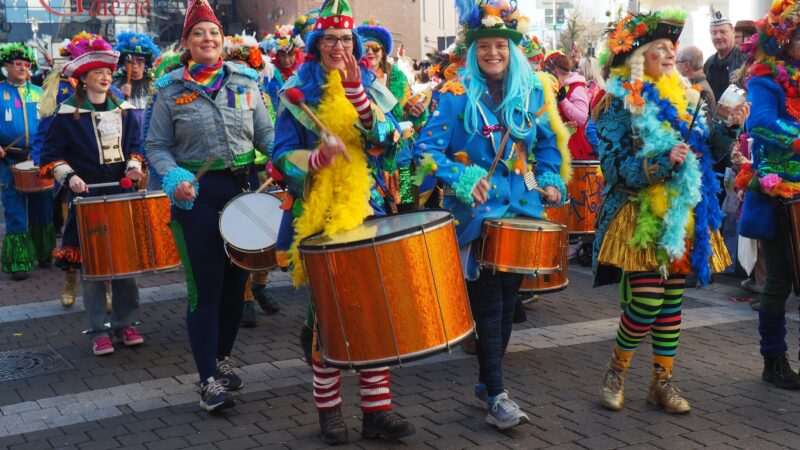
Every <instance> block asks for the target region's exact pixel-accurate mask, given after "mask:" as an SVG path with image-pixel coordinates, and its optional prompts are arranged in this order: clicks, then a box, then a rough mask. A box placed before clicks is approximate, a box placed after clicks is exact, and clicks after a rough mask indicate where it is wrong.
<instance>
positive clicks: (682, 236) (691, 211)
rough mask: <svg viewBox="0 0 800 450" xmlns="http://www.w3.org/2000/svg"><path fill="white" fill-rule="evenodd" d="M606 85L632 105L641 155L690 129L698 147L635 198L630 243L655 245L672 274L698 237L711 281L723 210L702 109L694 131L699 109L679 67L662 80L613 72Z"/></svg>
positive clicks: (697, 250) (697, 265) (701, 271)
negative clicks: (714, 235)
mask: <svg viewBox="0 0 800 450" xmlns="http://www.w3.org/2000/svg"><path fill="white" fill-rule="evenodd" d="M637 87H640V89H638V88H637ZM606 90H607V92H608V93H609V94H611V95H613V96H614V97H616V98H618V99H620V100H622V101H623V102H624V103H625V105H626V107H628V109H630V110H631V111H632V118H631V127H632V129H633V130H635V131H636V132H638V135H639V137H640V138H641V140H642V142H643V145H642V148H641V149H640V150H639V151H638V153H637V155H636V156H638V157H640V158H653V157H656V156H661V155H665V154H668V153H669V152H670V150H671V149H672V148H673V147H674V146H675V145H678V144H680V143H681V142H684V139H683V136H686V135H687V134H689V139H688V141H687V143H688V144H689V145H690V147H691V148H692V150H693V152H690V153H689V154H688V155H687V157H686V160H685V162H684V163H683V164H682V165H681V166H678V167H677V168H675V169H674V170H673V173H672V176H671V177H670V178H669V179H667V180H666V181H665V182H664V183H663V184H656V185H653V186H650V187H648V188H646V189H642V190H641V191H640V192H639V193H638V194H637V195H636V196H635V197H634V198H632V199H631V200H632V201H635V202H637V203H638V206H639V211H638V220H637V226H636V230H635V231H634V234H633V237H632V239H631V242H630V244H631V245H632V246H635V247H638V248H647V247H650V246H655V248H656V252H657V255H658V257H659V259H660V260H661V262H662V273H664V274H666V271H667V268H668V267H669V262H676V261H680V260H681V259H682V258H683V257H684V254H685V253H686V251H687V248H686V241H687V237H689V238H692V237H693V239H694V245H693V247H694V248H693V249H692V254H691V260H690V264H691V268H692V271H693V272H694V274H695V275H696V276H697V278H698V281H699V283H700V284H701V285H705V284H707V283H708V282H709V281H710V279H711V269H710V267H709V258H710V257H711V244H710V238H711V236H710V230H718V229H719V227H720V225H721V224H722V212H721V211H720V209H719V203H718V202H717V199H716V195H717V192H718V190H719V185H718V183H717V180H716V175H715V174H714V171H713V169H712V161H711V156H710V155H711V151H710V149H709V147H708V130H707V129H706V126H705V120H704V118H703V115H702V113H701V114H700V115H699V116H698V118H697V120H696V122H695V124H694V127H693V129H692V131H691V133H689V123H690V122H691V113H693V111H690V109H689V106H688V100H687V99H686V96H685V88H684V87H683V85H682V83H681V80H680V77H679V75H678V74H677V73H676V74H673V75H671V76H666V77H662V78H661V79H660V80H659V81H658V82H654V81H652V80H648V79H646V80H644V82H643V83H642V84H641V86H637V85H636V84H635V83H631V82H630V80H628V79H625V78H623V77H620V76H612V77H611V78H610V79H609V82H608V83H607V84H606ZM632 94H637V95H638V96H640V98H643V99H644V105H643V106H642V105H641V104H634V103H635V100H636V95H632ZM687 229H688V232H687ZM692 234H693V236H692Z"/></svg>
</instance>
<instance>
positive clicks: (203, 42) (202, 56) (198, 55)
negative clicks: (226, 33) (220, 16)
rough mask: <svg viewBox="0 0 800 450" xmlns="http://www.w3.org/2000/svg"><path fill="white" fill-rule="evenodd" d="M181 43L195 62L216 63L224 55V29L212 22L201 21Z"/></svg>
mask: <svg viewBox="0 0 800 450" xmlns="http://www.w3.org/2000/svg"><path fill="white" fill-rule="evenodd" d="M181 45H182V46H183V48H185V49H186V50H187V51H188V52H189V54H190V55H191V56H192V59H193V60H194V61H195V62H198V63H200V64H205V65H207V66H210V65H213V64H216V63H217V61H219V58H220V57H221V56H222V30H220V29H219V27H218V26H217V25H216V24H214V23H212V22H200V23H198V24H197V25H195V26H194V27H192V30H191V31H190V32H189V35H188V36H187V37H185V38H184V39H182V40H181Z"/></svg>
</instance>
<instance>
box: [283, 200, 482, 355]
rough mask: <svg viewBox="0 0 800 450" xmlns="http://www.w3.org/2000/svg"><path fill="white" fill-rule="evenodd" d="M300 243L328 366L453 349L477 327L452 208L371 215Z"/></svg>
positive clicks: (323, 353) (429, 353) (323, 352)
mask: <svg viewBox="0 0 800 450" xmlns="http://www.w3.org/2000/svg"><path fill="white" fill-rule="evenodd" d="M299 248H300V254H301V256H302V258H303V264H304V266H305V269H306V272H307V274H308V279H309V282H310V285H311V292H312V298H313V301H314V313H315V315H316V319H317V323H318V326H319V335H318V340H319V341H321V343H322V358H323V360H324V361H325V363H326V364H328V365H331V366H334V367H342V368H351V369H361V368H368V367H379V366H384V365H387V364H402V363H403V362H407V361H411V360H413V359H417V358H422V357H425V356H429V355H432V354H434V353H437V352H440V351H442V350H448V349H450V348H451V347H452V346H454V345H456V344H458V343H459V342H460V341H461V340H463V339H465V338H466V337H468V336H469V335H470V334H472V332H473V329H474V323H473V321H472V313H471V312H470V306H469V301H468V298H467V289H466V284H465V283H464V275H463V273H462V269H461V259H460V257H459V253H458V243H457V241H456V233H455V226H454V225H453V216H452V215H451V214H450V213H449V212H448V211H444V210H424V211H415V212H410V213H405V214H400V215H395V216H389V217H381V218H377V219H372V220H368V221H366V222H364V224H362V225H361V226H359V227H357V228H355V229H353V230H350V231H347V232H343V233H339V234H336V235H334V236H330V237H323V236H312V237H309V238H306V239H303V241H302V242H300V246H299Z"/></svg>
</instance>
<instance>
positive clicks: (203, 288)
mask: <svg viewBox="0 0 800 450" xmlns="http://www.w3.org/2000/svg"><path fill="white" fill-rule="evenodd" d="M240 193H242V186H241V183H240V182H239V181H238V180H237V179H236V178H235V177H234V176H233V174H232V173H231V172H230V171H228V170H224V171H213V172H207V173H206V174H205V175H204V176H203V178H201V179H200V192H199V195H198V197H197V199H195V202H194V207H192V209H190V210H183V209H179V208H175V207H173V208H172V219H173V220H174V221H176V222H177V223H178V224H180V228H182V231H183V240H184V242H185V248H186V254H188V261H185V260H184V261H183V265H184V271H185V272H186V283H187V288H188V291H189V307H188V308H187V312H186V328H187V330H188V332H189V342H190V344H191V346H192V354H193V355H194V361H195V364H197V371H198V372H199V374H200V380H201V381H205V380H206V379H208V378H209V377H212V376H216V373H217V364H216V361H217V359H222V358H224V357H226V356H230V354H231V351H232V350H233V345H234V343H235V342H236V335H237V333H238V332H239V323H240V321H241V319H242V305H243V301H244V285H245V280H246V278H247V272H245V271H244V270H242V269H240V268H239V267H237V266H234V265H233V264H232V263H231V262H230V261H228V257H227V255H226V254H225V248H224V245H223V241H222V236H221V235H220V232H219V214H220V212H221V211H222V208H223V207H224V206H225V204H226V203H227V202H228V201H229V200H230V199H232V198H233V197H234V196H236V195H238V194H240ZM179 239H180V238H179V237H178V236H176V241H178V240H179ZM178 245H179V246H180V245H181V243H180V242H178ZM182 256H183V255H182ZM182 259H183V257H182Z"/></svg>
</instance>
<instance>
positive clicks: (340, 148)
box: [286, 88, 350, 161]
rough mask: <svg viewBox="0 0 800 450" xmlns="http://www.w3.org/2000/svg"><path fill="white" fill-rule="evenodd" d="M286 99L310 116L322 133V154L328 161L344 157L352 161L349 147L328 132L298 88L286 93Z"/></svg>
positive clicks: (290, 89)
mask: <svg viewBox="0 0 800 450" xmlns="http://www.w3.org/2000/svg"><path fill="white" fill-rule="evenodd" d="M286 98H287V99H288V100H289V102H290V103H291V104H293V105H295V106H298V107H299V108H300V109H302V110H303V112H304V113H306V115H307V116H308V118H309V119H311V121H312V122H313V123H314V125H315V126H316V127H317V129H318V130H319V133H320V148H319V150H320V153H322V157H323V158H324V159H325V160H326V161H332V160H333V157H334V156H337V155H342V156H343V157H344V158H345V159H346V160H348V161H350V155H349V154H348V153H347V147H345V145H344V142H342V140H341V139H339V137H338V136H335V135H334V134H333V133H331V132H330V130H328V128H327V127H326V126H325V124H323V123H322V122H321V121H320V120H319V118H318V117H317V115H316V114H314V111H311V108H309V107H308V105H306V102H305V96H304V95H303V92H302V91H301V90H300V89H297V88H289V89H288V90H287V91H286Z"/></svg>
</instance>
